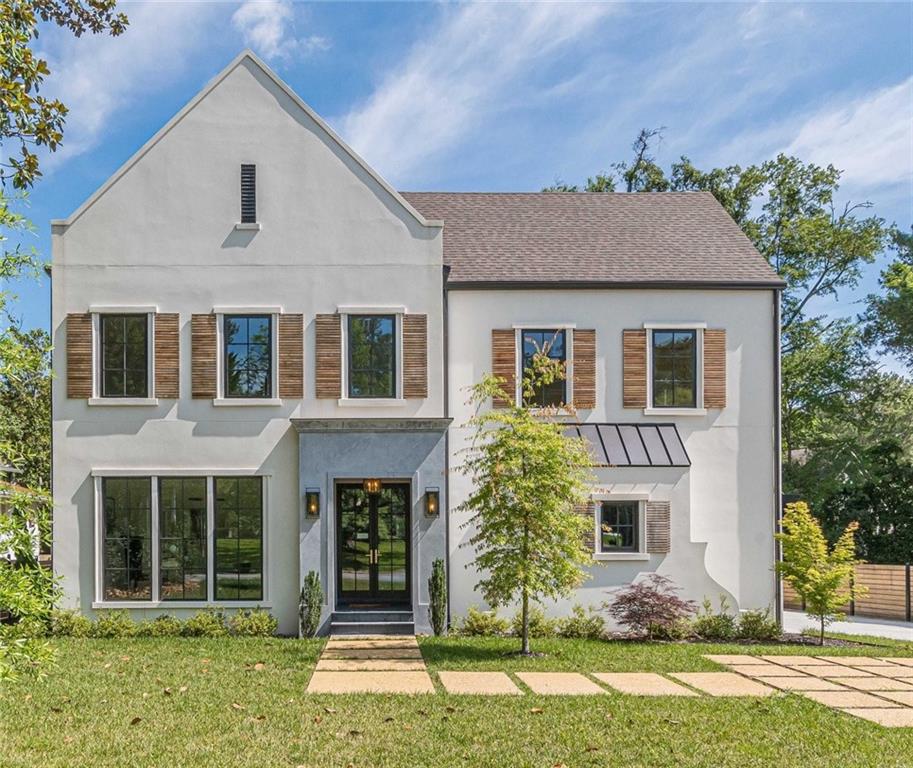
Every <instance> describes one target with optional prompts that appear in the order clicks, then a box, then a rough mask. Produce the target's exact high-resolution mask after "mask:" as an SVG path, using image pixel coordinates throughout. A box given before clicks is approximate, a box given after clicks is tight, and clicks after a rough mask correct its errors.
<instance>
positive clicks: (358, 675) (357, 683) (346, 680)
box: [307, 672, 434, 693]
mask: <svg viewBox="0 0 913 768" xmlns="http://www.w3.org/2000/svg"><path fill="white" fill-rule="evenodd" d="M307 692H308V693H434V684H433V683H432V682H431V677H430V676H429V675H428V673H427V672H314V674H313V675H311V681H310V682H309V683H308V687H307Z"/></svg>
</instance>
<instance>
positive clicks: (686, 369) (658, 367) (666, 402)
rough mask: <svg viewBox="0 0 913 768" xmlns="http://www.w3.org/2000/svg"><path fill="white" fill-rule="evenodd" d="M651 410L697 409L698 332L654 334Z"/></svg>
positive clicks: (656, 331) (685, 331) (683, 331)
mask: <svg viewBox="0 0 913 768" xmlns="http://www.w3.org/2000/svg"><path fill="white" fill-rule="evenodd" d="M652 355H653V407H654V408H695V407H696V406H697V331H694V330H680V331H679V330H670V331H666V330H662V331H660V330H654V331H653V347H652Z"/></svg>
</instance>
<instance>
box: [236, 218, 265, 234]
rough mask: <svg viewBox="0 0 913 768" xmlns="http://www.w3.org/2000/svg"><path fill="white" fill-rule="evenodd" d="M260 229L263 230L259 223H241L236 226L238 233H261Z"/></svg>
mask: <svg viewBox="0 0 913 768" xmlns="http://www.w3.org/2000/svg"><path fill="white" fill-rule="evenodd" d="M260 228H261V225H260V222H259V221H251V222H246V221H245V222H242V221H239V222H238V223H237V224H235V229H237V230H238V231H241V232H245V231H246V232H259V231H260Z"/></svg>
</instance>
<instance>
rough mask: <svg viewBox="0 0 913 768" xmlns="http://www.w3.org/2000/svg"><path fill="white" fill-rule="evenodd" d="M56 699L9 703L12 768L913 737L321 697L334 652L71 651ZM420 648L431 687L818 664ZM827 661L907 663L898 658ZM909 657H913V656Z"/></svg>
mask: <svg viewBox="0 0 913 768" xmlns="http://www.w3.org/2000/svg"><path fill="white" fill-rule="evenodd" d="M55 644H56V645H57V646H58V649H59V657H58V666H57V668H56V670H54V671H53V672H52V673H51V675H50V676H49V677H48V678H46V679H44V680H41V681H37V682H35V681H20V682H19V683H15V684H12V685H7V686H5V687H3V688H0V745H2V747H0V765H2V766H3V768H20V767H21V768H25V766H29V768H31V767H32V766H36V765H41V766H61V767H63V766H66V768H79V767H81V766H87V767H88V766H92V767H93V768H95V767H97V768H107V767H108V766H110V767H111V768H115V767H116V768H130V767H131V766H143V767H144V768H145V767H147V766H149V767H152V766H155V767H156V768H157V767H158V766H163V767H167V768H189V767H195V766H233V767H235V766H237V767H238V768H247V767H248V766H279V767H285V766H290V767H291V768H294V767H295V766H319V767H320V768H327V767H329V766H347V765H353V766H358V767H360V766H410V767H411V766H436V767H444V766H454V765H466V766H472V767H473V768H476V767H478V766H499V767H503V766H543V767H545V768H548V767H550V766H554V765H561V764H564V765H566V766H568V767H569V768H575V767H576V766H606V765H612V766H631V767H632V768H633V767H634V766H637V767H638V768H642V767H645V766H670V765H676V766H694V767H695V768H698V767H700V768H703V767H704V766H715V767H719V768H725V767H727V766H738V768H749V767H750V766H776V767H777V768H783V767H789V766H801V767H802V768H812V767H813V766H821V767H822V768H825V767H826V768H834V766H840V768H853V767H856V766H859V767H862V766H879V767H881V766H884V767H885V768H887V767H890V766H908V765H910V755H911V754H913V729H907V730H903V729H895V730H889V729H885V728H881V727H879V726H876V725H874V724H872V723H868V722H865V721H863V720H859V719H856V718H853V717H849V716H847V715H843V714H841V713H839V712H836V711H834V710H831V709H828V708H826V707H824V706H821V705H818V704H814V703H812V702H809V701H806V700H804V699H802V698H801V697H799V696H795V695H782V696H776V697H774V698H771V699H712V698H710V697H700V698H694V699H661V698H639V697H633V696H622V695H619V694H614V693H611V694H609V695H606V696H602V697H579V698H576V697H545V696H533V695H530V694H528V693H527V695H525V696H522V697H492V698H485V697H472V698H468V697H456V696H448V695H444V694H443V693H440V692H439V693H438V694H437V695H434V696H417V697H408V696H376V695H348V696H328V695H321V696H309V695H306V694H305V692H304V690H305V686H306V685H307V681H308V678H309V676H310V673H311V671H312V669H313V665H314V663H315V661H316V659H317V657H318V655H319V653H320V650H321V648H322V642H321V641H306V640H284V639H244V638H224V639H190V638H162V639H132V640H72V639H66V640H64V639H61V640H57V641H55ZM514 646H515V641H512V640H500V639H491V638H478V639H477V638H467V639H445V640H441V639H434V638H428V639H423V640H422V641H421V647H422V651H423V653H424V654H425V657H426V659H427V660H428V663H429V668H430V669H432V670H439V669H508V670H517V669H523V668H525V669H538V670H560V669H576V670H580V671H585V672H595V671H611V670H641V671H648V670H651V671H686V670H696V669H714V668H716V667H714V665H712V664H710V663H709V662H706V661H705V660H703V659H702V658H701V656H702V654H704V653H714V652H717V653H746V652H749V653H755V652H767V651H770V652H771V653H815V652H817V651H816V649H815V648H808V647H805V648H797V647H791V646H775V647H766V646H759V647H755V648H746V647H745V646H731V645H729V646H725V645H716V646H710V645H645V644H628V643H624V644H623V643H600V642H594V641H566V640H539V641H534V650H537V649H538V650H542V651H547V652H548V653H549V654H550V655H549V656H547V657H545V658H539V659H525V660H520V659H516V658H506V657H504V656H503V653H504V651H507V650H509V649H511V648H512V647H514ZM826 652H827V653H828V654H832V655H833V654H836V653H857V654H860V655H861V654H865V655H883V656H884V655H894V654H899V653H901V652H902V651H901V650H899V649H896V648H865V649H834V648H828V649H827V651H826ZM907 655H909V653H907Z"/></svg>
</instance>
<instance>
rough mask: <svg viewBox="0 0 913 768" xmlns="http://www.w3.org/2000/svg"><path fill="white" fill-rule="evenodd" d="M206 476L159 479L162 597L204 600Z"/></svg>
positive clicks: (165, 598)
mask: <svg viewBox="0 0 913 768" xmlns="http://www.w3.org/2000/svg"><path fill="white" fill-rule="evenodd" d="M206 572H207V568H206V478H205V477H163V478H161V479H160V480H159V584H160V587H159V589H160V592H159V594H160V596H161V599H162V600H205V599H206V597H207V592H206V581H207V578H206Z"/></svg>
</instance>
